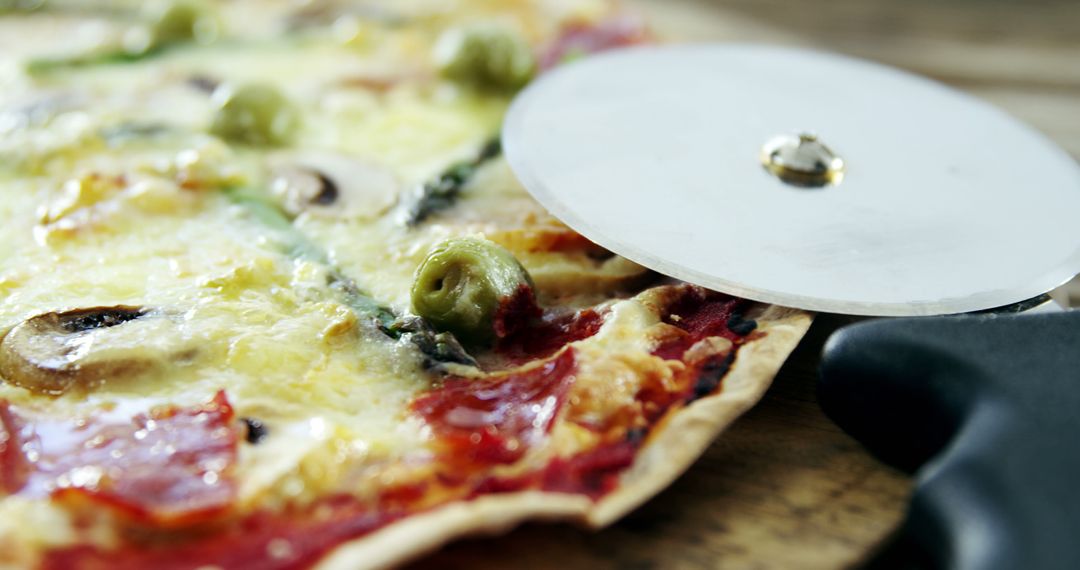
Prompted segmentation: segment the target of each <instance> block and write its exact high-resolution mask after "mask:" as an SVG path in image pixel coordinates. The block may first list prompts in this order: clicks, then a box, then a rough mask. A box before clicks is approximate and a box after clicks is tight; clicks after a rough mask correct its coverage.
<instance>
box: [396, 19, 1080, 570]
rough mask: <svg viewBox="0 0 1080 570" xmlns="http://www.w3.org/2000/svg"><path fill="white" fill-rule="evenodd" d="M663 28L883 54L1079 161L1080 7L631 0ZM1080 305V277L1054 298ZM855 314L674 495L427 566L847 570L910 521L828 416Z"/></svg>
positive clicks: (456, 552) (800, 353)
mask: <svg viewBox="0 0 1080 570" xmlns="http://www.w3.org/2000/svg"><path fill="white" fill-rule="evenodd" d="M627 4H628V5H629V6H628V7H629V8H630V9H631V10H636V11H639V12H640V13H642V14H644V15H645V17H646V19H648V20H649V22H650V23H652V24H653V25H654V26H655V28H656V29H657V30H658V31H659V32H660V34H661V35H664V36H666V37H672V38H680V39H685V40H690V41H713V40H719V41H742V42H763V43H778V44H785V45H802V46H807V47H811V48H817V49H826V50H831V51H837V52H841V53H848V54H851V55H855V56H859V57H865V58H870V59H874V60H877V61H880V62H883V63H887V64H891V65H896V66H899V67H902V68H906V69H908V70H911V71H914V72H916V73H921V74H924V75H929V76H931V77H934V78H936V79H938V80H941V81H944V82H946V83H950V84H952V85H954V86H956V87H959V88H961V89H963V90H965V91H968V92H970V93H972V94H974V95H976V96H979V97H982V98H984V99H987V100H989V101H990V102H992V103H994V104H997V105H999V106H1001V107H1003V108H1004V109H1006V110H1007V111H1009V112H1010V113H1012V114H1014V115H1016V116H1018V117H1020V118H1021V119H1023V120H1025V121H1028V122H1030V123H1032V124H1033V125H1035V127H1036V128H1039V129H1040V130H1042V131H1043V132H1044V133H1046V134H1048V135H1049V136H1050V137H1051V138H1053V139H1054V140H1055V141H1056V142H1057V143H1058V144H1060V145H1062V146H1063V147H1065V149H1066V150H1068V151H1069V152H1071V153H1072V154H1073V156H1076V157H1080V63H1078V62H1080V2H1076V0H1001V1H999V2H992V3H987V2H965V1H958V0H952V1H942V0H828V1H822V2H806V1H805V0H629V1H628V2H627ZM1070 296H1071V297H1072V298H1073V299H1077V300H1080V286H1076V285H1074V286H1072V287H1068V288H1065V289H1062V290H1060V291H1059V292H1058V293H1057V298H1058V299H1059V300H1060V301H1062V302H1064V303H1068V301H1069V300H1070V299H1069V297H1070ZM843 323H844V320H843V319H841V318H839V317H835V316H827V315H823V316H819V318H818V320H817V321H816V322H815V324H814V326H813V328H812V329H811V331H810V333H809V334H808V335H807V338H806V339H805V340H804V342H803V343H802V344H801V345H800V347H799V349H798V350H796V352H795V353H794V354H793V355H792V357H791V358H790V359H789V361H788V363H787V364H786V365H785V366H784V368H783V370H782V371H781V372H780V374H779V376H778V377H777V379H776V381H775V382H774V384H773V387H772V388H771V389H770V391H769V392H768V394H767V395H766V396H765V398H764V399H763V400H762V402H761V403H760V404H759V405H758V406H757V407H756V408H755V409H753V410H751V411H750V412H749V413H747V414H746V415H745V416H744V417H743V418H742V419H740V420H739V421H738V422H737V423H736V424H735V425H734V426H733V427H732V428H731V429H730V430H729V431H727V432H725V433H724V434H722V435H721V437H720V439H719V440H718V441H717V442H716V443H715V444H714V445H713V446H712V447H711V448H710V449H709V450H708V451H707V452H706V454H705V455H704V456H703V457H702V458H701V459H700V460H699V461H698V462H697V463H696V464H695V465H694V466H693V467H691V468H690V470H689V471H687V473H686V474H685V475H684V476H683V477H682V478H680V479H679V480H678V481H677V482H676V483H675V484H673V485H672V486H671V487H670V488H669V489H668V490H667V491H665V492H663V493H661V494H660V495H659V496H658V497H656V498H655V499H653V500H652V501H650V502H649V503H647V504H646V505H645V506H644V507H642V508H641V509H639V510H638V511H636V512H635V513H633V514H631V515H630V516H628V517H627V518H626V519H624V520H623V521H621V522H619V523H618V524H616V525H614V526H613V527H611V528H609V529H607V530H604V531H602V532H599V533H589V532H583V531H581V530H580V529H577V528H574V527H571V526H568V525H540V524H534V525H528V526H526V527H523V528H521V529H518V530H516V531H514V532H512V533H510V534H509V535H507V536H504V537H501V538H498V539H473V540H469V541H464V542H460V543H456V544H453V545H451V546H449V547H447V548H445V549H444V550H443V551H441V552H439V553H436V554H434V555H432V556H430V557H428V558H426V559H424V560H421V561H419V562H417V563H416V564H415V567H416V568H428V567H432V568H445V569H458V568H461V569H465V568H470V569H473V568H478V569H496V568H499V569H501V568H511V567H512V568H523V569H532V568H537V569H539V568H558V569H560V570H577V569H585V568H588V569H590V570H592V569H607V568H612V569H614V568H635V569H638V568H640V569H644V568H715V567H718V566H724V567H729V568H837V567H844V566H850V565H852V564H853V563H856V562H858V561H859V560H861V559H863V558H865V557H866V556H867V554H868V553H869V552H871V551H872V550H873V548H874V547H875V546H876V545H877V544H879V543H880V541H881V540H883V539H884V538H885V537H887V536H888V534H889V532H890V531H891V530H892V529H893V528H895V526H896V525H897V524H898V523H899V521H900V519H901V517H902V516H903V508H904V505H905V503H906V500H907V495H908V492H909V490H910V481H909V479H908V477H907V476H906V475H904V474H903V473H900V472H898V471H896V470H894V469H892V468H889V467H888V466H885V465H883V464H881V463H880V462H878V461H876V460H875V459H874V458H872V457H870V456H869V455H868V454H867V453H866V452H865V451H864V450H863V449H862V448H861V447H860V446H859V444H857V443H856V442H855V441H854V440H852V439H851V438H850V437H848V436H847V435H846V434H844V433H843V432H841V431H840V430H839V429H838V428H837V427H836V426H835V425H833V424H832V423H831V422H830V421H829V420H828V419H827V418H826V417H825V416H824V415H823V414H822V412H821V410H820V408H819V407H818V404H817V400H816V397H815V383H816V366H817V361H818V356H819V355H820V351H821V346H822V344H823V343H824V340H825V338H826V337H827V336H828V334H829V333H830V332H831V331H832V330H834V329H835V328H836V327H837V326H839V325H841V324H843Z"/></svg>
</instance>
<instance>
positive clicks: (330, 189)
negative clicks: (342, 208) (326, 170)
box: [311, 170, 339, 206]
mask: <svg viewBox="0 0 1080 570" xmlns="http://www.w3.org/2000/svg"><path fill="white" fill-rule="evenodd" d="M311 173H312V174H313V175H315V177H316V178H318V179H319V193H318V194H316V195H315V196H314V197H312V198H311V203H312V204H318V205H320V206H329V205H330V204H333V203H334V202H337V199H338V195H339V192H338V187H337V184H335V183H334V181H333V180H331V179H330V177H329V176H327V175H325V174H323V173H322V172H319V171H318V170H312V171H311Z"/></svg>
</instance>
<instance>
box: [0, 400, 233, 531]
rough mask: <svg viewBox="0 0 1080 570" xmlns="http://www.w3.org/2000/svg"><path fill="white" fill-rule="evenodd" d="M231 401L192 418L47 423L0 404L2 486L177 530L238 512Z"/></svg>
mask: <svg viewBox="0 0 1080 570" xmlns="http://www.w3.org/2000/svg"><path fill="white" fill-rule="evenodd" d="M232 420H233V411H232V407H231V406H229V403H228V401H227V400H226V398H225V395H224V393H218V395H217V396H216V397H215V398H214V399H213V400H211V401H210V402H207V403H206V404H203V405H201V406H197V407H193V408H176V407H168V408H160V409H156V410H151V411H149V412H145V413H138V414H135V415H134V416H126V417H125V416H123V415H122V413H118V412H115V411H114V412H104V413H102V414H100V415H98V416H96V417H92V418H63V419H54V418H40V417H35V416H34V414H32V413H30V412H26V411H23V410H20V409H17V408H15V407H14V406H11V405H10V404H8V403H7V402H0V434H2V436H0V440H2V441H3V449H2V450H0V461H2V464H0V484H2V486H3V488H4V489H5V490H6V491H7V492H8V493H13V494H18V495H23V496H27V497H44V496H52V497H53V498H54V499H57V500H70V501H84V500H88V501H91V502H94V503H97V504H101V505H105V506H107V507H109V508H112V509H114V510H116V511H119V512H121V513H122V514H124V515H127V516H130V517H132V518H135V519H138V520H140V521H143V522H146V523H150V524H154V525H162V526H177V525H185V524H191V523H196V522H201V521H204V520H207V519H210V518H213V517H214V516H216V515H217V514H220V513H221V512H223V511H225V510H227V509H229V508H230V507H231V506H232V503H233V500H234V499H235V495H236V483H235V481H234V480H233V476H232V467H233V465H234V464H235V463H236V453H237V432H236V429H235V427H234V425H233V421H232Z"/></svg>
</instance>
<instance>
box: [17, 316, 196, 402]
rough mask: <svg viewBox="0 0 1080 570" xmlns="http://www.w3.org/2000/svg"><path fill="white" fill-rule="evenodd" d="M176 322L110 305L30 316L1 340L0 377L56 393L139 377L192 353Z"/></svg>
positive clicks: (38, 390)
mask: <svg viewBox="0 0 1080 570" xmlns="http://www.w3.org/2000/svg"><path fill="white" fill-rule="evenodd" d="M179 337H180V333H179V330H178V328H177V326H176V324H175V323H174V322H173V321H172V320H171V319H169V318H168V317H166V316H165V315H164V314H163V313H161V312H160V311H151V310H148V309H146V308H143V307H130V306H114V307H94V308H87V309H75V310H70V311H63V312H52V313H45V314H43V315H38V316H35V317H31V318H29V319H27V320H25V321H23V322H22V323H20V324H18V325H16V326H15V327H14V328H12V329H11V330H10V331H8V333H7V334H6V335H4V337H3V339H2V340H0V377H3V379H4V380H6V381H7V382H10V383H12V384H15V385H17V386H21V387H23V388H26V389H28V390H32V391H34V392H39V393H43V394H52V395H58V394H61V393H63V392H65V391H67V390H69V389H72V388H82V389H88V388H93V387H96V386H99V385H101V384H103V383H105V382H108V381H112V380H123V379H130V378H134V377H138V376H140V375H143V374H146V373H148V372H151V371H153V370H155V369H157V368H159V367H160V366H161V365H163V364H164V363H166V362H167V361H169V360H170V359H176V358H180V357H182V356H184V355H187V356H190V354H191V351H190V350H188V349H185V348H183V346H182V343H181V342H179Z"/></svg>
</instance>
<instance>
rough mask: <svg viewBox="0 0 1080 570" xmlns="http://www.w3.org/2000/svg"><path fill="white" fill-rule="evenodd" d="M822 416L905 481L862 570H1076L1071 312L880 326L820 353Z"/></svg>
mask: <svg viewBox="0 0 1080 570" xmlns="http://www.w3.org/2000/svg"><path fill="white" fill-rule="evenodd" d="M819 392H820V399H821V404H822V407H823V408H824V409H825V412H826V413H827V414H828V415H829V416H830V417H831V418H832V419H833V420H834V421H835V422H836V423H837V424H839V425H840V427H842V428H844V430H846V431H847V432H849V433H851V434H852V435H853V436H854V437H856V438H857V439H859V440H860V441H861V442H862V443H863V444H864V445H866V446H867V447H868V448H869V449H870V450H871V452H873V453H875V454H876V455H878V456H879V457H880V458H882V459H883V460H885V461H887V462H889V463H892V464H894V465H896V466H899V467H901V468H904V469H907V470H910V471H915V472H916V480H915V483H916V486H915V489H914V494H913V496H912V499H911V504H910V506H909V509H908V514H907V517H906V519H905V521H904V523H903V525H902V526H901V528H900V530H899V531H898V533H897V535H896V536H895V538H894V540H893V541H892V542H891V543H890V544H889V545H888V546H887V547H886V548H885V549H883V550H882V551H881V552H880V553H879V554H878V555H877V556H876V557H875V558H874V559H873V560H872V561H871V562H870V564H869V565H870V566H871V567H876V568H951V569H957V570H976V569H978V570H983V569H997V568H1001V569H1027V568H1033V569H1036V568H1048V569H1054V568H1063V569H1064V568H1070V569H1074V568H1080V311H1077V312H1062V313H1048V314H1031V315H981V316H969V317H934V318H918V319H893V320H879V321H870V322H865V323H860V324H857V325H853V326H850V327H847V328H845V329H842V330H841V331H839V332H838V333H836V334H835V335H834V336H833V337H832V338H830V339H829V342H828V344H827V345H826V347H825V354H824V357H823V360H822V365H821V380H820V384H819Z"/></svg>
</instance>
